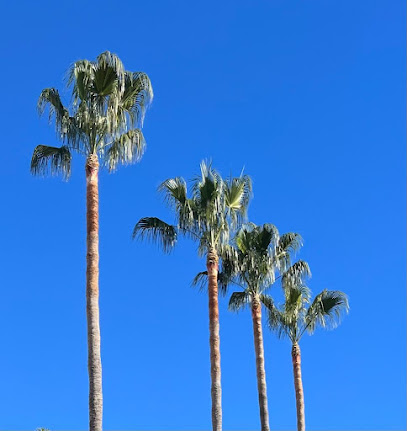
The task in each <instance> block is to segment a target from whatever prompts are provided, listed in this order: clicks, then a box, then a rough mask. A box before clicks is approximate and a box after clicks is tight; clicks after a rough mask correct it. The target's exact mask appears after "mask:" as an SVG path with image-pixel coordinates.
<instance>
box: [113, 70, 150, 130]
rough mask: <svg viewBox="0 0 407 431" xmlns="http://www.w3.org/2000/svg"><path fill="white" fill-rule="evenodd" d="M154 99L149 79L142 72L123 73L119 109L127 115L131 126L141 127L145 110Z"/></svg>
mask: <svg viewBox="0 0 407 431" xmlns="http://www.w3.org/2000/svg"><path fill="white" fill-rule="evenodd" d="M153 97H154V93H153V87H152V85H151V81H150V78H149V77H148V75H147V74H145V73H143V72H125V79H124V91H123V94H122V96H121V100H120V105H119V109H120V110H122V111H123V112H125V113H128V114H129V117H130V120H131V125H132V126H134V125H136V126H140V127H141V126H143V121H144V115H145V112H146V109H147V108H148V107H149V106H150V104H151V102H152V100H153Z"/></svg>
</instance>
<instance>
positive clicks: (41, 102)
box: [37, 88, 69, 124]
mask: <svg viewBox="0 0 407 431" xmlns="http://www.w3.org/2000/svg"><path fill="white" fill-rule="evenodd" d="M47 107H48V108H49V121H51V120H52V117H53V115H55V117H56V122H57V123H59V124H60V123H61V122H62V120H63V118H65V117H69V113H68V110H67V109H66V108H65V106H64V105H63V104H62V101H61V97H60V95H59V92H58V90H56V89H55V88H45V89H44V90H42V91H41V94H40V97H39V98H38V102H37V109H38V113H39V114H40V115H42V114H43V113H44V111H45V109H46V108H47Z"/></svg>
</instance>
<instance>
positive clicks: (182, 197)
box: [133, 162, 251, 431]
mask: <svg viewBox="0 0 407 431" xmlns="http://www.w3.org/2000/svg"><path fill="white" fill-rule="evenodd" d="M159 190H161V191H162V192H163V193H164V195H165V197H166V199H167V201H168V203H169V204H170V205H171V207H172V208H173V210H174V212H175V216H176V224H175V225H170V224H167V223H165V222H164V221H162V220H160V219H158V218H155V217H147V218H142V219H140V220H139V222H138V223H137V224H136V226H135V228H134V232H133V237H136V236H139V237H141V238H146V237H147V238H151V239H154V240H157V241H159V242H160V243H161V245H162V247H163V249H164V251H169V250H170V249H171V248H172V247H173V246H174V244H175V242H176V240H177V237H178V236H179V235H183V236H186V237H188V238H192V239H194V240H196V241H197V242H198V252H199V255H200V256H204V255H205V256H206V269H207V274H208V297H209V345H210V363H211V382H212V383H211V398H212V428H213V430H214V431H221V430H222V405H221V379H220V378H221V368H220V341H219V306H218V273H219V256H222V255H225V254H227V249H228V248H229V246H228V241H229V237H230V234H231V232H232V231H233V229H235V227H236V226H237V225H238V223H240V222H241V220H242V219H243V218H244V217H245V216H246V210H247V206H248V203H249V198H250V195H251V180H250V178H249V177H248V176H246V175H242V176H240V177H238V178H230V179H228V180H223V179H222V178H221V176H220V175H219V173H218V172H216V171H215V170H214V169H212V167H211V166H210V165H208V164H207V163H205V162H202V163H201V172H200V175H199V176H198V177H197V178H196V179H195V180H194V181H193V184H192V194H191V197H188V191H187V184H186V182H185V180H184V179H182V178H180V177H177V178H172V179H168V180H166V181H164V182H163V183H162V184H161V186H160V188H159Z"/></svg>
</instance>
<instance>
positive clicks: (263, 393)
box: [252, 298, 270, 431]
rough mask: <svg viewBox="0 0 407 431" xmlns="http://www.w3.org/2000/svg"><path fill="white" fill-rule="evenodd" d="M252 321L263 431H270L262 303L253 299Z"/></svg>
mask: <svg viewBox="0 0 407 431" xmlns="http://www.w3.org/2000/svg"><path fill="white" fill-rule="evenodd" d="M252 319H253V335H254V350H255V352H256V372H257V390H258V393H259V406H260V423H261V431H270V426H269V411H268V406H267V386H266V370H265V367H264V346H263V330H262V326H261V303H260V301H259V299H258V298H253V302H252Z"/></svg>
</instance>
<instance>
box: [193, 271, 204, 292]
mask: <svg viewBox="0 0 407 431" xmlns="http://www.w3.org/2000/svg"><path fill="white" fill-rule="evenodd" d="M207 283H208V271H202V272H198V274H196V276H195V277H194V279H193V280H192V282H191V286H193V287H198V288H199V290H206V288H207Z"/></svg>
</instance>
